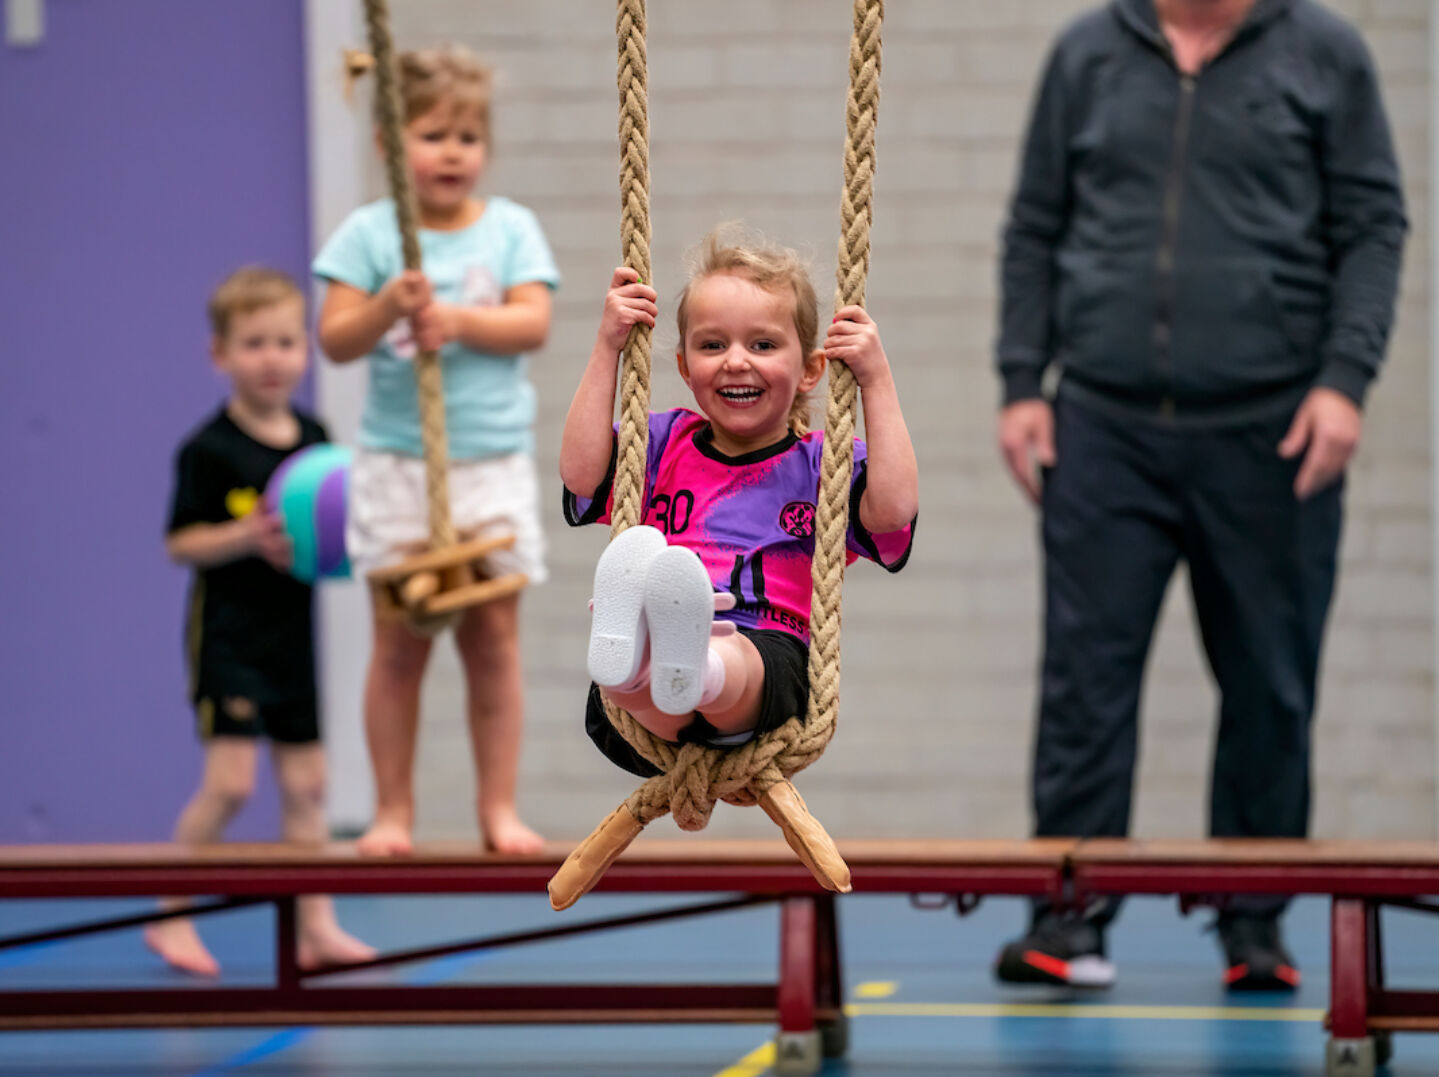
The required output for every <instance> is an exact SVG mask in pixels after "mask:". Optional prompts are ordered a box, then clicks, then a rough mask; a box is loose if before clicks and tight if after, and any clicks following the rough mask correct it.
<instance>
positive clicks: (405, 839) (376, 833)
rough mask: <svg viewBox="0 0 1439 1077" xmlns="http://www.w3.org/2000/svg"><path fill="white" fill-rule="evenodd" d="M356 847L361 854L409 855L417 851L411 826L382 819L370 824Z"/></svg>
mask: <svg viewBox="0 0 1439 1077" xmlns="http://www.w3.org/2000/svg"><path fill="white" fill-rule="evenodd" d="M355 847H356V848H357V849H359V851H360V855H361V856H409V855H410V854H412V853H413V852H414V851H415V843H414V840H413V839H412V838H411V837H410V828H409V827H407V826H404V825H402V824H400V823H392V822H388V821H386V820H382V819H376V820H375V821H374V822H373V823H372V824H370V829H369V830H367V831H365V833H364V835H363V836H362V837H361V838H360V840H359V841H358V842H356V843H355Z"/></svg>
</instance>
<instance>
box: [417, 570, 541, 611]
mask: <svg viewBox="0 0 1439 1077" xmlns="http://www.w3.org/2000/svg"><path fill="white" fill-rule="evenodd" d="M529 584H530V578H529V577H528V576H526V575H525V574H524V573H523V572H511V573H509V574H508V575H505V576H496V577H494V578H493V579H488V580H476V581H475V582H474V583H472V584H469V585H468V586H466V587H457V588H455V589H454V590H453V591H444V592H442V593H440V594H437V595H434V596H433V597H431V598H427V599H426V600H425V601H424V602H422V603H421V604H420V611H419V612H420V614H421V615H422V616H425V617H435V616H439V615H441V614H445V613H454V612H455V611H456V610H463V609H468V608H469V607H470V606H478V605H480V604H481V603H482V602H493V601H494V600H495V599H497V598H504V597H505V596H507V595H513V594H518V593H519V592H520V591H523V590H524V589H525V588H526V587H528V586H529Z"/></svg>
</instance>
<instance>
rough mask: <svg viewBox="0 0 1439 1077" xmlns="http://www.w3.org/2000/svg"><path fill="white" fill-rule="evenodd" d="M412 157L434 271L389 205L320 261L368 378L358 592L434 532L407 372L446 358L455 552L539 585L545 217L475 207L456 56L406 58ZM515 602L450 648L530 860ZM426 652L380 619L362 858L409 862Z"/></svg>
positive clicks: (354, 495)
mask: <svg viewBox="0 0 1439 1077" xmlns="http://www.w3.org/2000/svg"><path fill="white" fill-rule="evenodd" d="M399 66H400V92H401V97H402V101H403V108H404V130H403V140H404V146H405V156H406V159H407V161H408V164H409V168H410V173H411V176H412V179H413V183H414V188H415V194H416V200H417V202H418V206H419V223H420V237H419V238H420V248H421V254H422V259H421V260H422V264H423V265H424V271H423V272H419V271H413V270H406V269H405V268H404V261H403V256H402V253H401V248H400V236H399V230H398V227H397V225H396V222H395V211H394V206H393V203H391V202H390V201H389V200H388V199H386V200H383V201H380V202H375V203H372V204H370V205H367V206H362V207H360V208H359V209H357V210H355V211H354V212H353V213H351V214H350V216H349V217H348V218H347V219H346V220H345V221H344V223H342V224H341V225H340V227H339V229H338V230H337V231H336V232H335V234H334V235H333V236H331V237H330V239H329V241H328V242H327V243H326V244H325V245H324V248H323V249H322V250H321V251H320V253H319V254H318V255H317V256H316V257H315V262H314V267H313V269H314V273H315V276H317V277H319V278H320V279H321V280H323V281H325V282H326V283H327V284H328V288H327V290H326V293H325V299H324V304H323V307H322V309H321V312H320V324H319V338H320V345H321V347H322V348H323V349H324V351H325V354H326V355H328V356H329V358H330V359H331V360H333V361H334V362H337V363H348V362H353V361H354V360H356V359H365V360H367V365H368V368H369V387H368V391H367V393H366V398H365V408H364V416H363V419H362V422H361V427H360V448H359V451H358V452H357V453H356V457H355V463H354V467H353V470H352V471H351V475H350V495H349V504H348V506H347V513H348V515H347V517H346V536H345V539H346V547H347V551H348V553H349V557H350V561H351V563H352V565H353V566H354V568H355V571H356V574H357V575H362V574H364V573H366V572H368V571H370V570H372V569H375V568H378V567H381V566H383V565H386V564H391V563H394V562H396V561H399V560H402V559H403V558H405V557H407V556H409V555H411V554H413V553H416V552H418V551H419V550H422V549H424V548H425V546H426V545H427V540H428V537H429V525H428V515H427V511H428V510H427V503H426V497H425V483H424V461H423V450H422V442H421V437H420V416H419V405H418V396H417V392H416V385H415V372H414V367H413V359H414V357H415V355H416V353H417V351H418V350H421V349H423V350H434V351H438V352H439V355H440V368H441V376H442V379H443V383H444V397H445V427H446V433H447V435H448V440H449V450H450V467H449V477H450V509H451V516H452V519H453V521H454V524H455V529H456V531H457V533H458V534H459V535H460V537H461V538H466V539H468V538H479V537H484V536H486V535H488V534H491V533H509V534H513V535H514V536H515V544H514V546H513V548H512V549H508V550H504V551H500V552H498V553H496V554H493V555H491V558H490V564H488V565H487V566H486V567H487V569H488V570H489V571H490V572H491V573H493V574H496V575H498V574H503V573H508V572H522V573H524V574H525V575H527V576H528V577H529V578H530V580H531V581H532V582H540V581H542V580H543V579H544V578H545V575H546V573H545V565H544V537H543V534H542V532H541V530H540V522H539V496H538V481H537V478H536V475H535V467H534V459H533V448H534V444H533V442H534V433H533V426H534V419H535V391H534V387H533V386H532V385H531V384H530V381H529V378H528V376H527V371H526V360H525V354H524V353H525V352H527V351H531V350H533V349H536V348H538V347H540V346H541V345H542V344H543V343H544V341H545V336H546V334H547V333H548V332H549V325H550V295H551V292H552V291H553V289H554V288H555V287H556V285H557V284H558V283H559V273H558V271H557V270H556V268H555V263H554V258H553V256H552V255H551V253H550V249H549V245H548V244H547V243H546V242H545V237H544V233H543V232H542V231H541V229H540V225H539V222H538V221H537V220H536V219H535V215H534V214H533V213H531V212H530V211H529V210H528V209H526V208H524V207H523V206H520V205H518V204H517V203H515V202H512V201H510V200H509V199H506V198H499V197H487V198H478V197H476V195H475V193H474V187H475V184H476V183H477V182H478V180H479V178H480V174H481V173H482V172H483V170H484V166H485V160H486V155H487V152H488V148H489V133H490V102H489V98H490V74H489V71H488V70H487V69H486V68H484V67H483V66H482V65H480V64H479V63H478V61H477V60H476V59H475V58H474V57H473V56H472V55H470V54H469V53H468V52H465V51H464V50H462V49H458V48H444V49H437V50H432V51H427V52H419V53H403V54H401V56H400V58H399ZM518 618H519V598H518V596H512V597H509V598H504V599H499V600H497V601H492V602H489V603H486V604H485V605H482V606H477V607H474V608H472V609H470V610H468V611H467V612H466V613H465V615H464V617H463V618H462V619H461V621H460V623H459V624H458V625H457V626H456V628H455V641H456V644H457V646H458V648H459V652H460V657H461V660H462V663H463V665H464V669H465V676H466V682H467V688H468V691H469V708H468V710H469V721H470V733H471V738H472V741H473V744H474V754H475V759H476V763H477V767H478V769H479V785H480V790H479V823H480V830H481V833H482V834H483V836H484V840H485V843H486V845H487V846H489V847H490V848H493V849H496V850H498V851H501V852H521V853H523V852H538V851H539V850H540V849H541V847H542V845H543V842H542V839H541V838H540V837H539V836H538V835H537V834H535V833H534V832H533V831H532V830H530V829H529V828H528V827H527V826H525V824H524V823H523V822H522V821H521V820H520V817H519V814H518V811H517V809H516V804H515V783H516V774H517V772H518V768H519V749H520V739H521V730H522V725H523V720H524V696H523V690H522V676H521V669H520V658H519V620H518ZM429 654H430V640H428V639H424V638H421V637H419V636H417V635H415V634H413V633H412V632H411V631H410V630H409V629H408V628H407V627H405V626H404V625H403V624H401V623H397V622H394V621H390V620H381V619H379V618H376V619H375V622H374V650H373V652H372V654H371V657H370V669H369V674H368V679H367V681H366V686H365V728H366V734H367V739H368V741H369V746H370V759H371V765H372V767H373V768H374V774H375V788H376V800H377V803H376V810H375V818H374V821H373V823H372V824H371V826H370V828H369V830H368V831H367V832H366V833H365V835H364V836H363V837H362V838H361V839H360V850H361V852H366V853H371V854H375V855H394V854H400V853H406V852H409V851H410V849H411V847H412V831H413V827H414V776H413V765H414V752H415V735H416V727H417V722H418V717H419V702H420V681H421V678H422V677H423V674H424V670H425V666H426V664H427V662H428V660H429Z"/></svg>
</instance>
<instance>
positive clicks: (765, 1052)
mask: <svg viewBox="0 0 1439 1077" xmlns="http://www.w3.org/2000/svg"><path fill="white" fill-rule="evenodd" d="M773 1065H774V1042H773V1041H770V1042H769V1043H762V1044H760V1045H759V1046H758V1047H756V1048H755V1049H754V1050H753V1051H751V1052H750V1053H749V1054H747V1055H745V1056H744V1057H743V1058H742V1059H740V1060H739V1061H738V1062H736V1063H735V1064H734V1065H733V1066H726V1067H725V1068H724V1069H722V1070H720V1071H719V1072H718V1073H716V1074H715V1077H760V1074H762V1073H766V1072H768V1071H769V1068H770V1067H771V1066H773Z"/></svg>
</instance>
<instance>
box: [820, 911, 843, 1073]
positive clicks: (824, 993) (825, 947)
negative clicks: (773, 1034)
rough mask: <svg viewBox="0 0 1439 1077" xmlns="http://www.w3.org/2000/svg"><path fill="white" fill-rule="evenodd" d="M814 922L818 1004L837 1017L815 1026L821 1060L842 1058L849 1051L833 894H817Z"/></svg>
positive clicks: (836, 917)
mask: <svg viewBox="0 0 1439 1077" xmlns="http://www.w3.org/2000/svg"><path fill="white" fill-rule="evenodd" d="M815 912H816V913H817V919H818V922H817V923H816V925H815V926H816V929H817V933H818V938H817V943H818V951H817V956H818V962H819V968H818V973H817V977H818V980H817V984H816V986H817V988H818V992H819V1005H820V1006H821V1007H822V1008H824V1009H827V1010H834V1011H835V1013H836V1014H837V1016H836V1017H835V1019H834V1020H833V1021H826V1022H824V1023H823V1024H821V1025H820V1027H819V1034H820V1047H821V1049H822V1050H823V1053H824V1057H825V1058H843V1057H844V1056H845V1053H846V1052H847V1051H848V1050H849V1018H848V1017H846V1016H845V1013H844V969H843V965H842V964H841V961H840V949H839V907H838V905H837V903H836V902H835V898H834V895H833V894H820V895H819V897H818V899H817V901H816V905H815Z"/></svg>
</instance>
